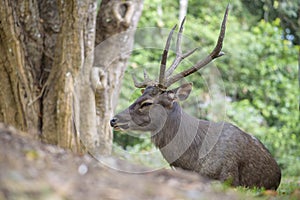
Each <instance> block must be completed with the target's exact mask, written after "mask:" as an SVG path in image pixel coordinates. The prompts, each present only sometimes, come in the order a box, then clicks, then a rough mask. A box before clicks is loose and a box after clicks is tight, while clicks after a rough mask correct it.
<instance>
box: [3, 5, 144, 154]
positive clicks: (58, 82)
mask: <svg viewBox="0 0 300 200" xmlns="http://www.w3.org/2000/svg"><path fill="white" fill-rule="evenodd" d="M0 2H1V6H0V17H1V18H0V20H1V21H0V92H1V95H0V121H1V122H5V123H7V124H10V125H13V126H15V127H17V128H18V129H21V130H23V131H28V132H30V133H36V136H37V137H40V138H41V139H42V141H44V142H46V143H51V144H57V145H59V146H61V147H64V148H70V149H73V150H74V151H77V152H82V151H85V150H87V149H89V150H92V151H94V150H99V148H100V146H101V148H104V149H107V147H106V146H107V145H106V144H105V142H108V143H109V144H111V137H107V136H111V131H110V130H109V129H108V128H107V126H103V127H104V128H103V130H102V129H101V130H97V128H102V126H99V123H100V122H101V123H103V124H108V122H109V119H108V117H107V113H110V112H111V111H108V110H107V109H112V108H113V106H112V105H113V104H110V101H111V98H115V96H113V97H112V96H111V95H112V94H114V95H116V94H117V93H118V87H119V84H120V83H117V84H116V83H115V78H116V79H117V78H120V77H122V75H119V74H117V75H115V76H116V77H114V76H113V74H114V73H121V74H122V73H123V71H124V69H122V67H125V63H126V60H127V58H128V55H127V57H125V58H122V60H120V62H116V65H117V67H114V66H109V67H108V68H106V69H104V70H103V71H104V76H105V77H108V78H109V79H107V80H106V84H107V86H108V87H107V88H106V87H105V88H104V90H105V91H106V92H105V93H96V95H95V90H94V89H95V87H93V86H97V87H99V84H98V85H97V84H96V85H95V84H93V83H92V81H93V80H91V78H93V77H95V76H94V75H93V73H92V71H95V70H93V69H96V68H93V61H94V44H95V31H96V17H97V16H96V14H97V0H72V1H71V0H70V1H52V0H39V1H37V0H28V1H22V0H15V1H10V0H0ZM117 2H119V4H120V5H119V7H117V10H112V11H113V12H110V13H109V12H108V10H106V7H105V6H104V5H105V4H109V3H110V4H112V3H113V5H114V4H116V3H117ZM120 2H123V1H112V2H109V1H103V2H102V3H103V4H101V8H100V11H99V15H98V20H100V19H101V20H102V21H104V22H108V21H109V19H114V17H116V16H117V17H119V18H117V20H116V22H118V20H121V21H120V22H121V23H120V24H122V25H121V26H119V27H123V23H124V22H122V19H123V18H124V16H127V14H126V13H127V11H129V9H127V7H128V6H127V5H130V4H132V5H134V6H135V9H137V10H135V9H134V10H131V12H133V11H134V12H133V13H131V14H130V15H131V16H130V15H129V14H128V16H129V17H128V19H130V20H129V21H127V20H125V22H128V25H127V27H126V26H125V28H118V29H117V30H118V31H113V30H105V29H106V28H109V27H113V26H107V27H105V26H103V27H102V28H101V30H99V24H100V27H101V24H103V22H101V21H100V22H99V23H98V25H97V31H98V33H97V39H98V40H97V41H98V43H99V42H100V41H104V40H106V39H107V38H109V37H110V35H109V34H116V33H119V32H121V31H124V30H127V29H130V30H134V28H135V27H136V23H137V21H138V17H139V15H140V12H141V5H138V4H142V1H132V2H131V3H130V2H126V3H124V2H123V3H120ZM128 8H129V7H128ZM102 9H105V10H102ZM116 11H117V12H116ZM104 13H106V14H107V15H106V16H105V17H106V18H105V19H104V18H101V17H100V18H99V16H102V14H104ZM118 13H120V15H117V14H118ZM109 14H110V15H111V16H109ZM123 14H125V15H123ZM134 17H135V19H134ZM125 18H126V17H125ZM125 18H124V19H125ZM126 19H127V18H126ZM105 20H108V21H105ZM108 24H109V23H108ZM125 24H126V23H125ZM127 36H128V37H129V38H130V37H131V39H128V40H130V41H131V42H132V41H133V34H132V32H129V34H128V35H127ZM127 36H126V37H127ZM99 38H101V39H100V40H99ZM98 43H97V42H96V44H98ZM128 44H130V43H128V42H123V43H119V45H120V46H121V47H122V48H123V46H122V45H128ZM129 46H130V45H129ZM112 47H113V48H116V46H112ZM105 48H106V50H105V51H108V50H109V49H110V48H111V47H110V46H105ZM118 48H119V49H120V51H121V49H122V48H120V47H118ZM126 48H127V47H126ZM126 48H125V50H127V49H126ZM122 50H124V49H122ZM114 51H116V49H114V50H112V52H114ZM102 58H103V59H104V60H103V63H106V62H107V61H105V59H106V58H105V57H102ZM118 66H121V67H120V68H119V67H118ZM99 69H100V68H99ZM114 70H116V71H117V72H111V71H114ZM119 70H120V72H119ZM91 75H92V76H91ZM101 81H102V80H101ZM101 83H102V82H101ZM114 87H116V88H114ZM102 89H103V88H102ZM99 95H100V99H97V102H105V103H106V104H107V105H109V106H106V107H98V112H97V115H96V102H95V96H99ZM101 95H102V96H101ZM101 98H108V99H105V100H104V99H101ZM109 98H110V99H109ZM115 99H117V98H115ZM108 115H110V114H108ZM97 123H98V124H97ZM108 132H109V133H108ZM99 134H104V138H108V139H103V137H102V136H101V135H99ZM80 139H81V140H80ZM100 143H101V144H100ZM102 143H103V144H102ZM102 146H104V147H102ZM108 146H110V145H108Z"/></svg>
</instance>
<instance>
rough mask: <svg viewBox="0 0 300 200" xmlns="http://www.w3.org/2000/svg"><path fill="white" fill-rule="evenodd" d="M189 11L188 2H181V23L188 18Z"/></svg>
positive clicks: (186, 0) (183, 0) (184, 0)
mask: <svg viewBox="0 0 300 200" xmlns="http://www.w3.org/2000/svg"><path fill="white" fill-rule="evenodd" d="M187 9H188V0H179V23H181V22H182V20H183V18H184V17H185V16H186V13H187Z"/></svg>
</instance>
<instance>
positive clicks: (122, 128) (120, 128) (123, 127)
mask: <svg viewBox="0 0 300 200" xmlns="http://www.w3.org/2000/svg"><path fill="white" fill-rule="evenodd" d="M113 128H114V130H115V131H125V130H127V129H129V126H128V124H116V125H115V126H114V127H113Z"/></svg>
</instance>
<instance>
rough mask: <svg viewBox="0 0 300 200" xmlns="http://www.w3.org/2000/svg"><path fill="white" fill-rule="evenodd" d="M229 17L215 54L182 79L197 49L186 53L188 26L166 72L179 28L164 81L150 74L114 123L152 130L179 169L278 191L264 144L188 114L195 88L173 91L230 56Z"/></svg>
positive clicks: (277, 179)
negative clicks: (183, 65) (185, 105)
mask: <svg viewBox="0 0 300 200" xmlns="http://www.w3.org/2000/svg"><path fill="white" fill-rule="evenodd" d="M227 13H228V7H227V9H226V12H225V15H224V19H223V22H222V27H221V31H220V35H219V38H218V42H217V45H216V47H215V48H214V50H213V51H212V52H211V53H210V54H209V55H208V56H207V57H206V58H204V59H203V60H201V61H199V62H197V63H196V64H195V65H194V66H193V67H191V68H190V69H187V70H185V71H183V72H181V73H179V74H176V75H172V73H173V71H174V70H175V69H176V67H177V66H178V65H179V63H180V61H182V60H183V59H184V58H186V57H187V56H189V55H191V54H192V53H193V52H195V50H196V49H194V50H192V51H190V52H188V53H185V54H182V52H181V47H180V43H181V35H182V29H183V22H184V21H183V22H182V24H181V26H180V30H179V33H178V36H177V43H176V49H177V50H176V58H175V60H174V62H173V64H172V65H171V66H170V67H169V68H168V70H167V71H166V72H165V66H166V60H167V54H168V49H169V46H170V41H171V37H172V33H173V31H174V29H175V27H174V28H173V29H172V31H171V32H170V34H169V37H168V39H167V43H166V47H165V51H164V53H163V56H162V61H161V67H160V75H159V79H158V82H157V81H152V80H150V79H149V78H148V76H147V74H145V75H144V77H145V81H144V82H142V83H137V81H136V79H134V83H135V86H136V87H138V88H145V90H144V92H143V94H142V95H141V96H140V97H139V98H138V99H137V100H136V101H135V102H134V103H133V104H132V105H131V106H129V107H128V108H127V109H125V110H124V111H122V112H121V113H119V114H117V115H116V116H114V117H113V119H112V120H111V121H110V123H111V126H112V127H114V129H116V130H117V129H121V130H136V131H142V132H143V131H150V132H151V139H152V141H153V143H154V144H155V145H156V146H157V147H158V148H159V149H160V151H161V153H162V154H163V156H164V158H165V159H166V160H167V161H168V163H169V164H170V165H172V166H174V167H180V168H183V169H186V170H191V171H195V172H198V173H199V174H201V175H203V176H207V177H209V178H212V179H217V180H221V181H228V182H230V183H231V184H232V185H233V186H246V187H264V188H266V189H274V190H276V189H277V187H278V185H279V184H280V179H281V172H280V168H279V166H278V165H277V163H276V161H275V160H274V159H273V158H272V156H271V154H270V152H269V151H268V150H267V149H266V147H265V146H264V145H263V144H262V143H261V142H260V141H259V140H258V139H256V138H255V137H253V136H251V135H249V134H247V133H245V132H244V131H242V130H240V129H239V128H238V127H236V126H234V125H232V124H229V123H226V122H218V123H215V122H210V121H205V120H199V119H197V118H195V117H192V116H190V115H188V114H187V113H185V112H184V111H183V110H182V109H181V107H180V105H179V103H178V101H183V100H185V99H187V98H188V96H189V94H190V92H191V90H192V84H191V83H185V84H182V85H181V86H180V87H178V88H175V89H171V90H167V88H168V87H169V86H170V85H172V84H173V83H175V82H176V81H178V80H180V79H181V78H183V77H185V76H188V75H190V74H192V73H194V72H195V71H197V70H199V69H200V68H202V67H204V66H205V65H207V64H208V63H209V62H210V61H212V60H213V59H215V58H218V57H220V56H222V55H224V53H222V52H221V49H222V43H223V39H224V35H225V28H226V26H225V25H226V19H227Z"/></svg>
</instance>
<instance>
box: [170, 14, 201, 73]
mask: <svg viewBox="0 0 300 200" xmlns="http://www.w3.org/2000/svg"><path fill="white" fill-rule="evenodd" d="M184 22H185V17H184V18H183V20H182V22H181V25H180V29H179V32H178V34H177V42H176V58H175V59H174V61H173V63H172V65H171V66H170V67H169V69H168V70H167V72H166V78H168V77H169V76H171V75H172V73H173V72H174V70H175V69H176V68H177V67H178V65H179V64H180V62H181V61H182V60H183V59H185V58H186V57H188V56H190V55H191V54H193V53H194V52H195V51H196V50H197V49H198V48H195V49H193V50H191V51H189V52H187V53H185V54H183V55H182V50H181V39H182V32H183V25H184Z"/></svg>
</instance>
